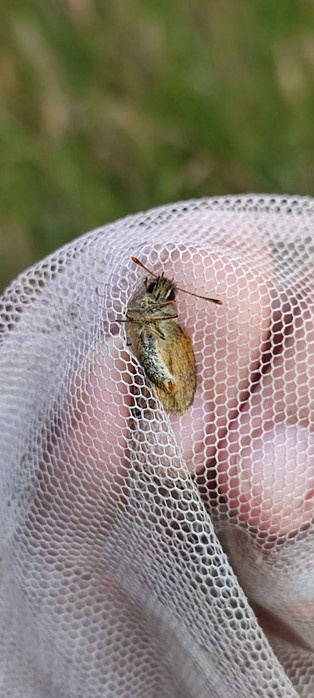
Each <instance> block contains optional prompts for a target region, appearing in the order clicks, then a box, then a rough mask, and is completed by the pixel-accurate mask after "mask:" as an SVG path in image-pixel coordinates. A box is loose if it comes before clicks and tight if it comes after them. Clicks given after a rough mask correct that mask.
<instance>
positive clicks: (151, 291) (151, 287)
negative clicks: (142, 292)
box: [146, 281, 156, 293]
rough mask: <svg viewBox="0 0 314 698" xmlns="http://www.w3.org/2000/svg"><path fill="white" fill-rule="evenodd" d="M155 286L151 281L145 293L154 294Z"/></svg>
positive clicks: (154, 282)
mask: <svg viewBox="0 0 314 698" xmlns="http://www.w3.org/2000/svg"><path fill="white" fill-rule="evenodd" d="M155 286H156V281H152V282H151V283H150V284H149V285H148V286H147V289H146V291H147V293H154V291H155Z"/></svg>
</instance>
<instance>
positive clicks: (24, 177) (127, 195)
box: [0, 0, 314, 287]
mask: <svg viewBox="0 0 314 698" xmlns="http://www.w3.org/2000/svg"><path fill="white" fill-rule="evenodd" d="M0 14H1V22H0V38H1V41H0V150H1V168H0V286H2V287H3V286H4V285H5V284H6V283H8V282H9V280H10V279H11V278H12V277H13V276H15V275H16V274H17V273H18V272H19V271H21V270H22V269H24V268H25V267H26V266H28V265H29V264H31V263H32V262H33V261H35V260H37V259H39V258H40V257H42V256H43V255H45V254H47V253H48V252H50V251H51V250H53V249H56V248H57V247H59V246H60V245H61V244H63V243H65V242H66V241H68V240H70V239H72V238H73V237H76V236H77V235H79V234H81V233H83V232H85V231H86V230H89V229H91V228H93V227H96V226H98V225H101V224H103V223H106V222H108V221H111V220H114V219H116V218H118V217H120V216H123V215H124V214H128V213H131V212H136V211H138V210H140V209H147V208H150V207H151V206H155V205H158V204H163V203H166V202H171V201H176V200H178V199H183V198H190V197H200V196H212V195H215V194H224V193H227V194H230V193H239V192H277V193H291V194H310V195H314V166H313V163H314V136H313V131H314V129H313V124H314V89H313V88H314V80H313V75H314V32H313V29H314V6H313V2H312V0H207V1H206V0H108V1H107V0H53V1H52V2H49V0H48V2H43V0H28V2H26V3H21V2H20V0H3V2H2V4H1V9H0Z"/></svg>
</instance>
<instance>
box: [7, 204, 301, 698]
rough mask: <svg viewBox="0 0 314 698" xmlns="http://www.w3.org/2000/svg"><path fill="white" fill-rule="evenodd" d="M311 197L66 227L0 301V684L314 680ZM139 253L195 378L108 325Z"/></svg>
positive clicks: (62, 695) (20, 691)
mask: <svg viewBox="0 0 314 698" xmlns="http://www.w3.org/2000/svg"><path fill="white" fill-rule="evenodd" d="M313 216H314V204H313V201H312V200H311V199H308V198H298V197H295V198H291V197H269V196H264V197H259V196H243V197H230V198H228V199H227V198H218V199H206V200H200V201H188V202H183V203H178V204H175V205H172V206H165V207H162V208H159V209H154V210H151V211H148V212H146V213H140V214H138V215H135V216H130V217H128V218H125V219H123V220H120V221H118V222H116V223H114V224H110V225H107V226H105V227H103V228H100V229H98V230H96V231H93V232H91V233H88V234H87V235H85V236H83V237H81V238H78V239H77V240H75V241H74V242H72V243H71V244H69V245H67V246H66V247H64V248H62V249H60V250H59V251H57V252H56V253H54V254H53V255H51V256H50V257H47V258H46V259H44V260H43V261H42V262H40V263H38V264H36V265H35V266H34V267H32V268H31V269H28V270H27V271H26V272H25V273H24V274H22V275H21V276H19V277H18V278H17V279H16V280H15V281H14V282H13V283H12V284H11V285H10V287H9V288H8V289H7V290H6V291H5V292H4V294H3V296H2V299H1V309H0V312H1V319H0V323H1V328H0V329H1V344H0V381H1V391H0V415H1V418H0V425H1V426H0V428H1V452H0V461H1V468H0V525H1V555H0V558H1V562H0V619H1V620H0V622H1V627H2V631H1V635H0V696H5V698H21V697H22V696H23V698H24V697H25V698H72V696H73V697H74V696H75V698H80V697H82V698H83V696H84V698H86V697H87V696H88V697H89V698H102V697H106V698H107V696H108V697H110V698H111V697H112V698H115V697H116V696H117V697H118V696H119V698H124V696H128V697H129V696H134V697H135V698H141V697H142V696H143V697H144V696H145V697H148V698H155V697H156V698H157V697H160V696H163V697H164V698H167V697H169V698H170V697H171V698H194V697H195V698H202V697H204V698H205V697H209V696H210V698H225V697H226V696H228V698H233V696H234V697H235V698H238V697H239V696H241V697H242V696H243V698H246V696H247V697H250V698H254V697H256V698H258V697H262V696H267V697H268V698H271V697H272V696H273V697H274V698H280V697H281V696H282V697H284V698H289V697H290V696H291V698H292V697H296V696H301V697H302V698H309V697H310V696H313V695H314V661H313V656H314V655H313V649H314V623H313V615H314V569H313V567H314V562H313V561H314V544H313V524H312V518H313V483H314V436H313V406H314V401H313V400H314V398H313V395H314V393H313V390H314V381H313V375H314V362H313V349H314V328H313V287H314V279H313V260H314V241H313ZM131 255H135V256H136V257H138V258H139V259H140V260H141V261H142V262H143V263H144V264H145V265H146V266H147V267H149V268H150V269H152V271H153V272H154V273H157V274H158V273H161V271H164V273H165V274H166V275H167V276H169V277H171V278H174V279H175V281H176V283H177V285H178V286H179V287H180V288H184V289H186V290H187V291H192V292H195V293H200V294H202V295H208V296H214V297H217V298H219V299H221V300H222V301H223V305H222V306H219V307H217V306H214V305H212V304H210V303H206V301H204V300H202V299H196V298H192V297H190V296H187V295H185V294H183V293H178V294H177V307H178V314H179V318H178V320H179V322H180V324H181V325H182V326H184V327H185V328H186V329H187V330H188V332H189V334H190V336H191V337H192V341H193V346H194V350H195V356H196V364H197V391H196V396H195V400H194V403H193V406H192V408H191V409H190V410H189V411H188V413H187V414H186V415H183V416H182V417H179V416H175V415H170V414H167V413H165V412H164V410H163V408H162V405H161V404H160V403H159V401H158V398H157V397H156V393H155V391H154V387H153V385H152V384H151V383H150V382H149V380H148V379H147V377H146V376H145V372H144V370H143V368H142V366H141V365H140V364H139V362H138V360H137V358H136V357H135V356H134V355H133V353H132V350H131V348H130V347H129V346H128V343H127V336H126V327H125V323H123V322H120V320H123V319H125V317H126V312H127V308H128V307H129V305H130V303H131V301H132V299H133V298H134V297H135V296H136V294H138V293H139V291H140V290H141V289H142V288H144V280H145V272H143V271H142V270H141V269H140V268H139V267H136V266H135V265H134V264H133V263H132V261H131V259H130V258H131Z"/></svg>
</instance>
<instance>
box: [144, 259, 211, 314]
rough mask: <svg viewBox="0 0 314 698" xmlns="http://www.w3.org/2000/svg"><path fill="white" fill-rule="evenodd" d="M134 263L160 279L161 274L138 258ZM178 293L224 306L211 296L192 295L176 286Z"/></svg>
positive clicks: (190, 292)
mask: <svg viewBox="0 0 314 698" xmlns="http://www.w3.org/2000/svg"><path fill="white" fill-rule="evenodd" d="M131 259H132V262H134V263H135V264H138V266H139V267H142V269H144V270H145V271H147V272H148V273H149V274H151V275H152V276H154V277H155V279H159V277H160V274H159V275H158V274H155V273H154V272H153V271H151V269H148V268H147V267H145V265H144V264H143V262H141V261H140V260H139V259H138V258H137V257H131ZM175 290H176V291H180V292H181V293H187V294H188V296H194V298H202V300H203V301H209V302H210V303H216V304H217V305H223V302H222V301H221V300H219V299H218V298H210V297H209V296H201V295H200V294H199V293H192V291H186V290H185V289H184V288H179V286H175Z"/></svg>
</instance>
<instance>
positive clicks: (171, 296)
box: [167, 288, 176, 301]
mask: <svg viewBox="0 0 314 698" xmlns="http://www.w3.org/2000/svg"><path fill="white" fill-rule="evenodd" d="M175 297H176V292H175V290H174V288H172V289H171V290H170V293H168V295H167V301H174V299H175Z"/></svg>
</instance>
